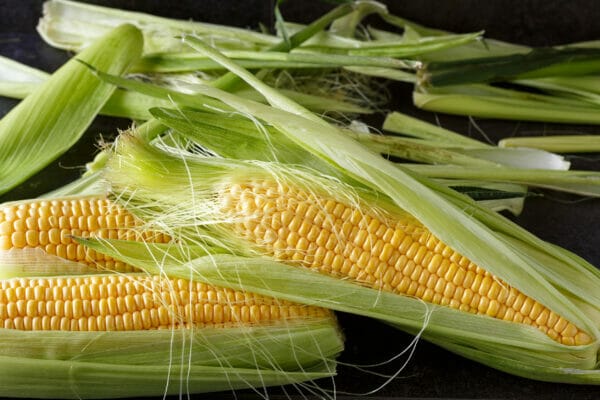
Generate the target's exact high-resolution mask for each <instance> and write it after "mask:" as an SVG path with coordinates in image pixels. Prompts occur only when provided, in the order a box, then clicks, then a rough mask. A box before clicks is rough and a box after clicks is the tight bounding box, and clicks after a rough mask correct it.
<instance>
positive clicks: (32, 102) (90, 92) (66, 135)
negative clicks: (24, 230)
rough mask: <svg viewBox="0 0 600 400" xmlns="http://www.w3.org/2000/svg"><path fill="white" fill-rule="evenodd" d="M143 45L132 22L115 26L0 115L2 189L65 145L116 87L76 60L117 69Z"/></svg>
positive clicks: (115, 71)
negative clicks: (22, 99) (8, 110)
mask: <svg viewBox="0 0 600 400" xmlns="http://www.w3.org/2000/svg"><path fill="white" fill-rule="evenodd" d="M141 46H142V38H141V34H140V33H139V31H138V30H137V29H136V28H135V27H133V26H131V25H123V26H121V27H118V28H116V29H115V30H113V31H111V32H110V33H109V34H108V35H107V36H105V37H104V38H102V39H100V40H99V41H98V42H96V43H95V44H94V45H93V46H91V47H90V48H89V49H88V50H86V51H85V52H83V53H81V54H80V55H79V56H78V58H77V59H73V60H71V61H69V62H67V63H66V64H65V65H64V66H63V67H61V68H60V69H59V70H58V71H56V72H55V73H54V74H53V75H52V77H51V78H50V79H48V80H47V81H46V82H45V83H44V84H43V85H41V86H40V87H39V88H37V89H36V90H35V91H34V92H33V93H32V94H31V95H29V96H27V98H26V99H25V100H24V101H22V102H21V103H19V104H18V105H17V106H16V107H15V108H13V109H12V110H11V111H10V112H9V113H8V114H7V115H5V116H4V118H2V120H1V121H0V171H2V172H0V193H4V192H6V191H8V190H10V189H11V188H13V187H15V186H16V185H18V184H19V183H21V182H23V181H24V180H25V179H27V178H28V177H30V176H31V175H33V174H34V173H35V172H37V171H38V170H40V169H41V168H43V167H44V166H46V165H47V164H48V163H50V162H51V161H52V160H54V159H55V158H56V157H58V156H59V155H60V154H62V153H63V152H65V151H66V150H67V149H69V148H70V147H71V145H73V144H74V143H75V142H76V141H77V140H78V139H79V138H80V137H81V135H82V134H83V133H84V132H85V129H86V128H87V127H88V126H89V124H90V123H91V121H92V120H93V118H94V117H95V116H96V114H97V113H98V111H99V110H100V108H101V107H102V106H103V104H104V103H105V102H106V100H107V99H108V98H109V97H110V95H111V94H112V92H113V91H114V89H115V88H114V86H112V85H109V84H107V83H106V82H103V81H102V80H100V79H98V78H97V77H96V76H94V74H93V73H91V72H90V70H89V69H88V68H87V67H85V66H84V65H82V64H81V62H79V60H82V61H85V62H86V63H89V64H92V65H94V67H95V68H97V69H99V70H102V71H106V72H107V73H111V74H121V73H123V72H124V71H126V70H127V68H128V67H129V65H130V64H131V63H132V62H133V61H135V59H136V58H138V57H139V56H140V51H141ZM24 121H26V122H27V123H24Z"/></svg>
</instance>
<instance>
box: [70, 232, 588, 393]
mask: <svg viewBox="0 0 600 400" xmlns="http://www.w3.org/2000/svg"><path fill="white" fill-rule="evenodd" d="M81 241H82V243H84V244H86V245H87V246H89V247H90V248H93V249H95V250H96V251H99V252H103V253H106V254H108V255H111V256H113V257H116V258H120V259H121V260H123V261H125V262H128V263H131V264H133V265H136V266H138V267H139V268H142V269H144V270H146V271H147V272H151V273H167V274H169V275H171V276H180V277H187V278H188V279H189V278H190V274H191V276H192V279H194V280H199V281H205V282H211V283H213V284H219V285H222V286H227V287H231V288H236V289H239V288H244V289H245V290H249V291H253V292H257V293H263V294H269V295H272V296H278V297H280V298H285V299H288V300H292V301H298V302H302V303H304V304H310V305H318V306H322V307H327V308H331V309H334V310H338V311H344V312H350V313H355V314H360V315H365V316H370V317H373V318H377V319H381V320H384V321H386V322H388V323H391V324H393V325H395V326H397V327H399V328H401V329H404V330H406V331H408V332H412V333H415V334H416V333H419V334H420V335H421V336H422V337H423V338H425V339H427V340H430V341H432V342H434V343H437V344H440V345H441V346H443V347H446V348H448V349H450V350H453V351H456V352H458V353H459V354H462V355H465V356H466V357H470V358H474V359H476V360H478V361H480V362H482V363H484V364H487V365H490V366H493V367H496V368H500V369H503V370H506V371H507V372H510V373H513V374H517V375H522V376H526V377H530V378H537V379H541V380H550V381H561V382H572V383H596V384H599V383H600V372H599V371H598V370H594V369H593V368H594V367H595V360H596V352H597V344H593V345H588V346H578V347H574V346H564V345H561V344H559V343H557V342H555V341H553V340H552V339H550V338H548V337H547V336H546V335H545V334H543V333H542V332H540V331H539V330H537V329H535V328H532V327H530V326H526V325H522V324H516V323H511V322H506V321H502V320H497V319H494V318H489V317H485V316H478V315H474V314H470V313H464V312H460V311H457V310H454V309H451V308H449V307H443V306H437V305H433V304H428V303H425V302H423V301H421V300H419V299H415V298H411V297H407V296H399V295H395V294H392V293H388V292H384V291H377V290H373V289H370V288H367V287H363V286H360V285H356V284H353V283H351V282H350V281H347V280H341V279H337V278H333V277H329V276H325V275H322V274H319V273H316V272H313V271H310V270H307V269H304V268H299V267H294V266H290V265H285V264H281V263H277V262H274V261H270V260H265V259H257V258H245V257H240V256H234V255H227V254H218V255H213V256H204V257H198V258H193V259H189V260H188V261H185V260H176V259H173V258H171V257H164V256H163V255H162V254H163V253H162V249H160V248H159V247H156V246H153V245H150V246H146V245H144V244H140V243H131V244H129V243H124V242H123V241H116V240H95V239H81ZM157 260H158V261H157ZM182 261H183V262H182ZM325 287H326V288H327V291H325V292H324V291H323V288H325ZM421 330H422V332H421ZM485 354H487V355H489V356H490V357H488V358H487V359H486V358H485V357H483V355H485ZM500 360H503V361H500ZM509 361H510V362H511V363H512V364H511V365H510V368H509V367H508V365H507V363H508V362H509ZM535 367H538V368H540V369H541V370H543V373H538V374H535V375H534V374H531V373H530V371H531V369H532V368H535Z"/></svg>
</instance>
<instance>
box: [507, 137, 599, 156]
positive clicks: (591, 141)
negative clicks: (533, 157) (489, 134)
mask: <svg viewBox="0 0 600 400" xmlns="http://www.w3.org/2000/svg"><path fill="white" fill-rule="evenodd" d="M498 146H500V147H529V148H534V149H542V150H546V151H553V152H557V153H595V152H599V151H600V136H598V135H551V136H537V137H529V136H527V137H526V136H521V137H511V138H505V139H502V140H501V141H500V142H498Z"/></svg>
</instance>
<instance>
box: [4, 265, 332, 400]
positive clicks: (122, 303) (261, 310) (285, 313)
mask: <svg viewBox="0 0 600 400" xmlns="http://www.w3.org/2000/svg"><path fill="white" fill-rule="evenodd" d="M144 315H146V316H147V318H146V317H144ZM0 319H2V324H3V325H2V326H3V327H2V328H0V331H1V333H2V334H1V335H0V343H1V344H2V346H0V347H1V348H2V350H0V360H1V361H2V362H0V364H1V365H2V366H0V369H2V371H3V373H4V376H5V377H6V379H3V381H2V384H0V394H2V396H8V397H14V396H27V397H54V398H109V397H135V396H158V395H161V394H164V393H166V394H175V393H177V394H181V393H193V392H206V391H218V390H230V389H236V388H251V387H265V386H272V385H279V384H289V383H296V382H302V381H305V380H311V379H316V378H320V377H326V376H330V375H332V374H333V373H334V371H335V364H334V357H335V355H336V354H337V353H338V352H339V351H341V346H342V342H341V337H340V334H339V331H338V330H337V326H336V324H335V320H334V318H333V316H332V314H331V312H329V311H327V310H324V309H320V308H316V307H311V306H303V305H299V304H294V303H290V302H287V301H277V300H275V299H272V298H268V297H265V296H261V295H253V294H250V293H247V292H237V291H233V290H230V289H223V288H218V287H214V286H209V285H206V284H202V283H196V282H191V281H188V280H184V279H175V280H174V279H167V278H161V277H158V276H154V277H150V276H147V275H141V274H137V275H136V274H121V275H93V276H80V277H56V278H15V279H10V280H2V281H0ZM153 320H155V321H156V322H157V323H158V325H156V326H154V325H153V323H152V321H153ZM55 321H57V322H56V324H55V323H54V322H55ZM128 321H129V322H128ZM135 321H138V322H139V326H138V327H136V325H138V324H137V323H136V322H135ZM146 322H148V324H146ZM157 328H158V329H157ZM291 354H293V356H290V355H291ZM27 369H31V370H30V371H27ZM34 370H35V372H34ZM23 386H27V390H26V391H23Z"/></svg>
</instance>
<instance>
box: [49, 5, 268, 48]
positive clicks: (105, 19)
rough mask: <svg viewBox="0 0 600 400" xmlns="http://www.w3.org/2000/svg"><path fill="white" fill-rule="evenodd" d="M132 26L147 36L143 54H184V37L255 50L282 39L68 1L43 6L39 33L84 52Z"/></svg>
mask: <svg viewBox="0 0 600 400" xmlns="http://www.w3.org/2000/svg"><path fill="white" fill-rule="evenodd" d="M124 23H130V24H133V25H135V26H137V27H138V28H140V30H141V31H142V32H143V34H144V52H145V53H153V52H161V51H162V52H164V51H167V50H173V51H178V50H181V48H182V45H181V41H180V40H179V39H178V38H177V37H178V36H179V35H181V34H182V33H194V34H196V35H201V36H204V37H208V38H211V40H212V41H214V42H215V43H221V44H222V45H223V46H224V47H227V46H233V48H240V47H242V48H246V49H249V50H255V49H260V48H263V47H264V46H268V45H273V44H276V43H278V42H279V39H278V38H276V37H274V36H271V35H265V34H262V33H258V32H253V31H250V30H246V29H240V28H234V27H229V26H223V25H215V24H207V23H201V22H194V21H182V20H174V19H169V18H162V17H157V16H154V15H149V14H144V13H139V12H131V11H125V10H119V9H112V8H108V7H101V6H97V5H92V4H84V3H79V2H75V1H68V0H50V1H47V2H46V3H44V16H43V18H42V19H41V20H40V21H39V25H38V32H39V34H40V35H41V36H42V38H44V40H45V41H46V42H48V43H49V44H50V45H52V46H55V47H58V48H62V49H65V50H73V51H81V50H82V49H83V48H85V47H87V46H89V44H90V43H92V42H93V41H94V40H95V39H96V38H97V37H99V36H101V35H103V34H104V33H105V32H107V31H109V30H110V29H112V28H113V27H115V26H118V25H121V24H124Z"/></svg>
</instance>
